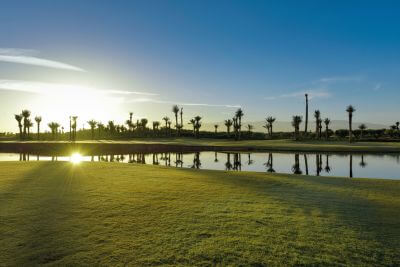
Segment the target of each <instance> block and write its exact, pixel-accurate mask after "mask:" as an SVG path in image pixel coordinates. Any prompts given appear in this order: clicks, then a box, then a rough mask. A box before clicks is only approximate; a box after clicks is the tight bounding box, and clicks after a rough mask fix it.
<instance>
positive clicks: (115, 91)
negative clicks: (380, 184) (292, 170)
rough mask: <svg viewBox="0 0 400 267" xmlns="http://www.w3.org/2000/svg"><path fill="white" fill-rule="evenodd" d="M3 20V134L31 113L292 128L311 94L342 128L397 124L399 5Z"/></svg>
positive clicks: (87, 12) (49, 7)
mask: <svg viewBox="0 0 400 267" xmlns="http://www.w3.org/2000/svg"><path fill="white" fill-rule="evenodd" d="M1 10H2V12H1V13H2V15H1V16H0V32H1V33H2V34H1V35H0V97H1V105H0V112H1V113H2V114H4V116H2V117H1V118H0V131H3V130H15V129H16V128H15V127H16V125H15V121H14V120H13V114H14V113H18V112H20V110H21V109H22V108H25V107H26V108H29V109H31V110H32V112H33V115H36V114H40V115H42V116H43V117H44V120H45V122H46V120H47V121H49V120H58V121H60V122H61V123H63V124H66V123H67V118H68V116H69V115H70V113H73V112H76V113H78V115H79V116H80V117H81V119H82V121H85V120H87V119H90V118H95V119H99V120H103V121H106V120H109V119H113V120H115V121H116V122H123V121H124V120H125V119H126V117H127V113H128V112H129V111H133V112H134V114H135V115H134V116H136V118H139V117H147V118H149V119H150V120H161V118H162V117H163V116H165V115H169V116H170V117H172V113H171V111H170V110H171V105H172V103H177V104H180V105H182V106H183V107H184V111H185V119H186V120H188V119H190V117H191V116H193V115H197V114H199V115H202V116H203V117H204V120H205V121H209V122H211V121H222V120H223V119H227V118H230V117H231V116H232V114H233V113H234V111H235V109H236V108H237V106H241V107H242V108H243V109H244V111H245V119H246V120H249V121H254V120H262V119H263V118H265V117H266V116H267V115H273V116H276V117H277V119H278V120H281V121H288V120H290V118H291V116H292V115H294V114H300V115H302V114H303V112H304V99H303V95H304V92H306V91H307V92H309V93H310V94H311V95H312V96H313V97H312V99H311V110H313V109H317V108H318V109H320V110H321V113H322V115H323V117H330V118H332V119H346V113H345V107H346V106H347V105H349V104H353V105H354V106H355V107H356V109H357V111H356V114H355V118H354V119H355V121H364V122H375V123H383V124H388V125H390V124H393V122H394V121H398V120H400V117H399V116H400V115H399V112H398V110H399V108H398V106H399V103H398V102H399V99H400V98H399V96H400V92H399V89H400V88H399V81H400V49H399V48H400V20H399V19H398V14H400V2H398V1H161V0H159V1H40V0H38V1H18V0H13V1H2V2H1ZM90 92H95V93H94V94H93V95H94V97H91V94H90ZM99 92H101V93H99ZM131 92H135V93H131ZM85 104H87V105H85ZM74 108H75V109H74ZM64 120H65V121H64Z"/></svg>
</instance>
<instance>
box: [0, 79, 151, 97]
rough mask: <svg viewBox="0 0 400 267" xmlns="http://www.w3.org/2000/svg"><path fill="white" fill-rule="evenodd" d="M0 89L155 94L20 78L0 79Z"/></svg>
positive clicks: (33, 91)
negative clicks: (22, 79)
mask: <svg viewBox="0 0 400 267" xmlns="http://www.w3.org/2000/svg"><path fill="white" fill-rule="evenodd" d="M0 90H9V91H20V92H28V93H37V94H46V95H49V94H58V93H64V94H71V95H72V94H77V95H79V93H82V92H85V93H88V94H90V93H91V94H97V95H98V94H103V95H115V94H116V95H131V94H134V95H144V96H154V95H157V94H153V93H147V92H131V91H122V90H102V89H96V88H91V87H86V86H82V85H76V84H62V83H46V82H39V81H21V80H2V79H0Z"/></svg>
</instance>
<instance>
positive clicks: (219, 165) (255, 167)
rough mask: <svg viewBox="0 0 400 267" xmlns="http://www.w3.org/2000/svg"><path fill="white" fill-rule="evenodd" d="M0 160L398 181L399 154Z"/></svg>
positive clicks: (14, 156) (13, 156)
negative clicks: (142, 165)
mask: <svg viewBox="0 0 400 267" xmlns="http://www.w3.org/2000/svg"><path fill="white" fill-rule="evenodd" d="M0 161H71V162H73V163H79V162H80V161H101V162H120V163H140V164H153V165H164V166H170V167H177V168H194V169H210V170H230V171H256V172H276V173H294V174H306V175H315V176H342V177H362V178H382V179H400V154H364V155H362V154H353V155H352V154H318V153H282V152H273V153H270V152H254V153H247V152H240V153H239V152H211V151H206V152H193V153H173V152H167V153H133V154H113V155H89V156H88V155H83V156H81V155H80V154H78V153H73V154H71V155H64V156H43V155H40V156H39V155H35V154H25V153H0Z"/></svg>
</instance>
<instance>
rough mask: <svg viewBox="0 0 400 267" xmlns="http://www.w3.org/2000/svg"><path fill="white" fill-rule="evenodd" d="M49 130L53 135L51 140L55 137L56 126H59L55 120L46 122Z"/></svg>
mask: <svg viewBox="0 0 400 267" xmlns="http://www.w3.org/2000/svg"><path fill="white" fill-rule="evenodd" d="M47 125H48V126H49V128H50V130H51V135H52V137H53V140H55V139H56V135H57V131H58V127H59V126H60V125H59V124H58V123H57V122H50V123H48V124H47Z"/></svg>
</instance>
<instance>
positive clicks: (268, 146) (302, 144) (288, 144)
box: [0, 138, 400, 153]
mask: <svg viewBox="0 0 400 267" xmlns="http://www.w3.org/2000/svg"><path fill="white" fill-rule="evenodd" d="M13 142H16V141H13ZM1 143H10V142H0V146H1ZM29 143H36V141H30V142H29ZM41 143H45V144H47V143H54V142H46V141H42V142H41ZM77 143H110V144H118V143H122V144H169V145H187V146H223V147H227V149H229V148H232V147H234V148H237V147H239V148H252V149H260V150H274V151H301V152H365V153H387V152H396V153H400V142H354V143H348V142H346V141H318V140H310V141H294V140H291V139H280V140H242V141H234V140H224V139H210V138H202V139H194V138H149V139H147V138H137V139H132V140H115V141H113V140H99V141H97V140H95V141H92V140H86V141H78V142H77Z"/></svg>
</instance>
